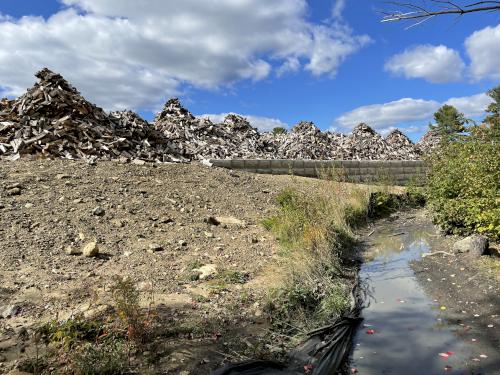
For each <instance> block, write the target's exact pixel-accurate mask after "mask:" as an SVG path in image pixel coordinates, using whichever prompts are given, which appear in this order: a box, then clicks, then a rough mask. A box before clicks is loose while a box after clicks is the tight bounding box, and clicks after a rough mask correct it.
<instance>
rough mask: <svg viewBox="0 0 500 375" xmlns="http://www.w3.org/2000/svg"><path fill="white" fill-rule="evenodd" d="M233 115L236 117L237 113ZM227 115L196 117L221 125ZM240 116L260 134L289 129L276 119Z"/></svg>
mask: <svg viewBox="0 0 500 375" xmlns="http://www.w3.org/2000/svg"><path fill="white" fill-rule="evenodd" d="M233 114H236V115H237V113H233ZM227 115H229V113H219V114H205V115H201V116H198V117H203V118H209V119H210V120H212V121H213V122H215V123H221V122H223V121H224V118H225V117H226V116H227ZM240 116H242V117H245V118H246V119H247V120H248V122H249V123H250V125H252V126H253V127H254V128H257V129H259V131H261V132H269V131H271V130H273V129H274V128H278V127H280V128H285V129H288V128H289V126H288V124H286V123H284V122H283V121H281V120H279V119H276V118H270V117H262V116H254V115H240Z"/></svg>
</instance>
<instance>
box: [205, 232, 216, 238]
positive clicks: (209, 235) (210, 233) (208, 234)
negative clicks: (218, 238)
mask: <svg viewBox="0 0 500 375" xmlns="http://www.w3.org/2000/svg"><path fill="white" fill-rule="evenodd" d="M203 234H204V235H205V237H207V238H215V235H214V234H213V233H212V232H203Z"/></svg>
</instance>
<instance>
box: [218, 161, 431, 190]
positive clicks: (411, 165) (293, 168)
mask: <svg viewBox="0 0 500 375" xmlns="http://www.w3.org/2000/svg"><path fill="white" fill-rule="evenodd" d="M210 163H212V164H213V165H214V166H216V167H221V168H228V169H234V170H244V171H247V172H253V173H261V174H275V175H283V174H293V175H296V176H304V177H319V176H324V175H335V176H337V177H339V178H341V179H342V180H344V181H349V182H358V183H369V182H373V181H380V180H384V181H389V182H391V183H394V184H396V185H406V184H408V183H409V182H410V181H414V180H419V181H422V179H424V178H425V167H424V163H423V162H422V161H420V160H288V159H273V160H269V159H266V160H265V159H213V160H210Z"/></svg>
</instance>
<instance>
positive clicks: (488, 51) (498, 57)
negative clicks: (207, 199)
mask: <svg viewBox="0 0 500 375" xmlns="http://www.w3.org/2000/svg"><path fill="white" fill-rule="evenodd" d="M465 49H466V50H467V54H468V55H469V58H470V59H471V64H470V74H471V76H472V77H473V78H474V79H476V80H480V79H483V78H491V79H497V80H498V79H500V24H498V25H497V26H496V27H486V28H484V29H482V30H479V31H476V32H474V33H473V34H472V35H471V36H469V37H468V38H467V39H466V40H465Z"/></svg>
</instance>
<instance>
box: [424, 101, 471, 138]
mask: <svg viewBox="0 0 500 375" xmlns="http://www.w3.org/2000/svg"><path fill="white" fill-rule="evenodd" d="M434 120H435V121H436V125H432V124H429V127H430V128H431V130H433V131H435V132H436V133H438V134H439V135H440V136H442V137H443V139H446V140H451V139H454V138H456V136H457V135H459V134H460V133H463V132H464V131H465V130H466V129H465V124H467V123H468V122H469V120H467V119H466V118H465V116H464V114H463V113H461V112H459V111H458V110H457V109H456V108H455V107H453V106H452V105H448V104H445V105H443V106H442V107H441V108H439V109H438V111H437V112H436V113H435V114H434Z"/></svg>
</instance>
